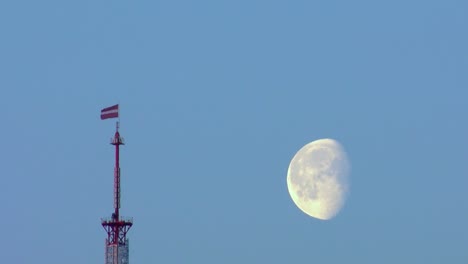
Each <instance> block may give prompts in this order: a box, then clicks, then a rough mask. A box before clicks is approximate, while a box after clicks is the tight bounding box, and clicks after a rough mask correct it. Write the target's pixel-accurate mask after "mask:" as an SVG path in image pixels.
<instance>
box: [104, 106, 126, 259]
mask: <svg viewBox="0 0 468 264" xmlns="http://www.w3.org/2000/svg"><path fill="white" fill-rule="evenodd" d="M114 117H118V105H115V106H111V107H108V108H105V109H103V110H102V111H101V119H107V118H114ZM111 144H112V145H114V146H115V168H114V213H112V216H111V217H109V218H103V219H101V224H102V226H103V227H104V230H106V232H107V238H106V245H105V246H106V253H105V264H128V263H129V247H128V246H129V244H128V239H127V232H128V230H130V228H131V227H132V225H133V220H132V219H131V218H123V217H121V216H120V165H119V147H120V145H124V140H123V138H122V137H121V136H120V133H119V122H118V121H117V123H116V131H115V135H114V137H113V138H112V139H111Z"/></svg>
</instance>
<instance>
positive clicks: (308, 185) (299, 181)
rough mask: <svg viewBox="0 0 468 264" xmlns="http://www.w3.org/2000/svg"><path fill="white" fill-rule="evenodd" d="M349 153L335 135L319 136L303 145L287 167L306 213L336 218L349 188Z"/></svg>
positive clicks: (295, 196) (294, 197)
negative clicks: (328, 137) (336, 139)
mask: <svg viewBox="0 0 468 264" xmlns="http://www.w3.org/2000/svg"><path fill="white" fill-rule="evenodd" d="M349 167H350V166H349V162H348V157H347V155H346V153H345V151H344V149H343V147H342V146H341V145H340V143H338V142H337V141H335V140H333V139H320V140H316V141H313V142H311V143H309V144H307V145H305V146H304V147H302V148H301V149H300V150H299V151H298V152H297V153H296V155H295V156H294V158H293V159H292V160H291V163H290V164H289V169H288V177H287V182H288V190H289V194H290V195H291V198H292V200H293V201H294V203H295V204H296V205H297V207H299V209H301V210H302V211H303V212H304V213H306V214H308V215H310V216H312V217H315V218H318V219H321V220H328V219H331V218H333V217H334V216H335V215H336V214H337V213H338V212H339V211H340V209H341V208H342V207H343V204H344V202H345V200H346V196H347V194H348V191H349V185H348V173H349Z"/></svg>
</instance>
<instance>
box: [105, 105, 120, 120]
mask: <svg viewBox="0 0 468 264" xmlns="http://www.w3.org/2000/svg"><path fill="white" fill-rule="evenodd" d="M116 117H119V105H118V104H116V105H113V106H110V107H107V108H104V109H102V110H101V120H104V119H107V118H116Z"/></svg>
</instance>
